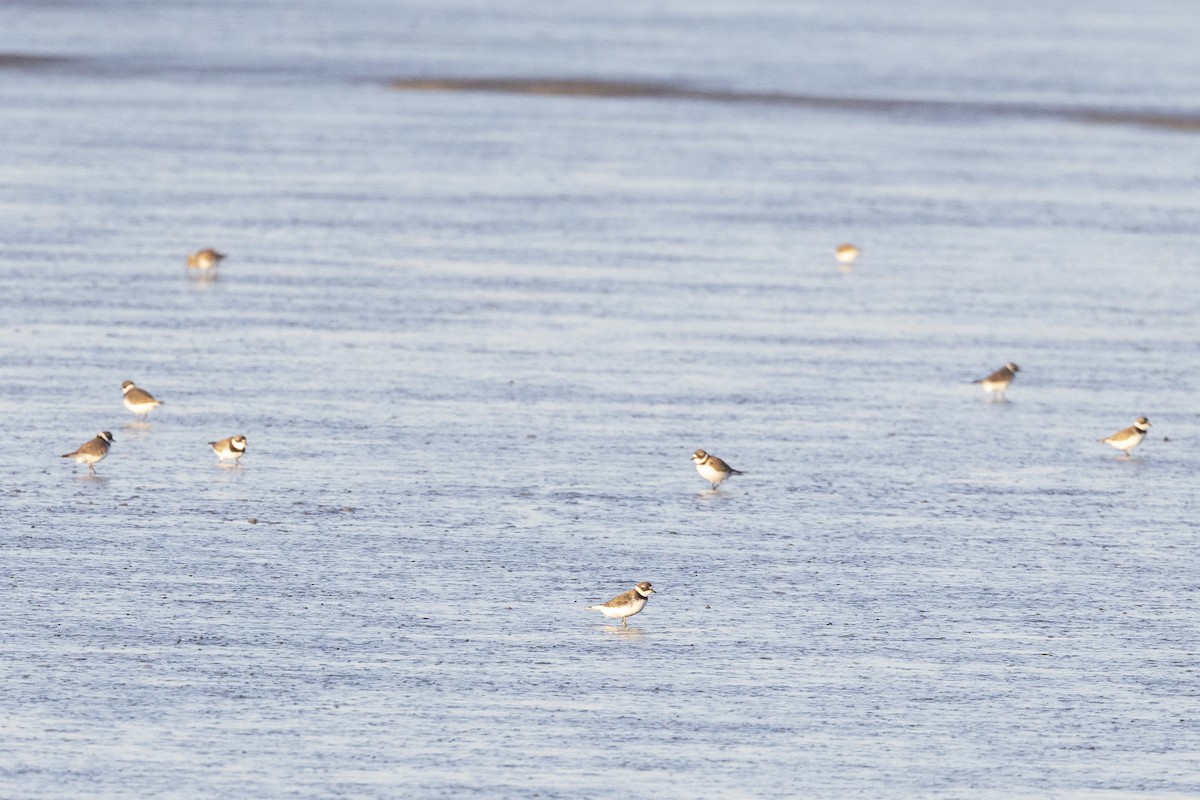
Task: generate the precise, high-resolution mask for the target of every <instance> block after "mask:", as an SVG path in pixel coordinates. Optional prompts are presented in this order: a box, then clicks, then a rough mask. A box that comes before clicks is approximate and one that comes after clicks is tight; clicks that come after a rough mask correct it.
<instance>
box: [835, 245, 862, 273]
mask: <svg viewBox="0 0 1200 800" xmlns="http://www.w3.org/2000/svg"><path fill="white" fill-rule="evenodd" d="M833 254H834V256H835V257H836V258H837V260H838V263H839V264H841V266H840V267H838V269H840V270H842V271H849V270H850V269H852V266H851V265H852V264H853V263H854V261H855V259H857V258H858V248H857V247H855V246H854V245H852V244H839V245H838V246H837V250H834V251H833Z"/></svg>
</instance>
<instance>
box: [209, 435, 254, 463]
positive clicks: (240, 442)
mask: <svg viewBox="0 0 1200 800" xmlns="http://www.w3.org/2000/svg"><path fill="white" fill-rule="evenodd" d="M208 446H209V447H211V448H212V449H213V452H214V453H216V454H217V458H218V459H219V460H221V461H229V460H231V459H232V460H233V461H237V460H238V459H239V458H241V457H242V456H243V455H245V453H246V437H245V436H242V435H241V434H238V435H237V436H230V437H229V438H228V439H222V440H221V441H219V442H209V443H208Z"/></svg>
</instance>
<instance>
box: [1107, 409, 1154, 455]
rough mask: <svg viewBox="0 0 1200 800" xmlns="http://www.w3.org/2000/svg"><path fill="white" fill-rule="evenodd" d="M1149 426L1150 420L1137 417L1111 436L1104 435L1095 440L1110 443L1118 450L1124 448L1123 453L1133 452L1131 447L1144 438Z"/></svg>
mask: <svg viewBox="0 0 1200 800" xmlns="http://www.w3.org/2000/svg"><path fill="white" fill-rule="evenodd" d="M1149 428H1150V420H1148V419H1146V418H1145V417H1138V418H1137V419H1135V420H1134V421H1133V424H1132V425H1130V426H1129V427H1128V428H1124V429H1122V430H1119V431H1117V432H1116V433H1114V434H1113V435H1112V436H1105V437H1104V438H1103V439H1097V440H1096V441H1098V442H1101V443H1103V444H1110V445H1112V446H1113V447H1115V448H1117V449H1118V450H1124V451H1125V455H1127V456H1128V455H1129V454H1131V453H1132V452H1133V448H1135V447H1137V446H1138V445H1139V444H1141V443H1142V439H1145V438H1146V431H1147V430H1148V429H1149Z"/></svg>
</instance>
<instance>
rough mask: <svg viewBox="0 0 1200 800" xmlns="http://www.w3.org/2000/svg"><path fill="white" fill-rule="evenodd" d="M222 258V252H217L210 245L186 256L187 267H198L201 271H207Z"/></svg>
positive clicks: (223, 256)
mask: <svg viewBox="0 0 1200 800" xmlns="http://www.w3.org/2000/svg"><path fill="white" fill-rule="evenodd" d="M223 258H225V254H224V253H218V252H217V251H216V250H213V249H212V248H211V247H208V248H205V249H204V250H197V251H196V252H194V253H192V254H191V255H190V256H188V257H187V265H188V269H198V270H200V271H201V272H207V271H208V270H210V269H213V268H214V267H216V266H217V265H218V264H220V263H221V259H223Z"/></svg>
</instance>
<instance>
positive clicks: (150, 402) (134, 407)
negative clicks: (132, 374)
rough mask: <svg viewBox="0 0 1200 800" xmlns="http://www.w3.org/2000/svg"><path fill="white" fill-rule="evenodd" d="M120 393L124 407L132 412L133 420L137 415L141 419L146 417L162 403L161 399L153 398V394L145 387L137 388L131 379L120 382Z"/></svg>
mask: <svg viewBox="0 0 1200 800" xmlns="http://www.w3.org/2000/svg"><path fill="white" fill-rule="evenodd" d="M121 395H122V397H123V399H124V402H125V407H126V408H128V409H129V410H130V411H132V412H133V418H134V420H137V419H138V418H139V417H140V418H141V419H142V420H145V419H146V415H148V414H149V413H150V412H151V411H153V410H154V409H156V408H158V407H159V406H161V405H162V401H161V400H155V399H154V397H153V395H151V394H150V393H149V392H147V391H146V390H145V389H139V388H138V387H137V386H134V385H133V381H125V382H124V383H122V384H121Z"/></svg>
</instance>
